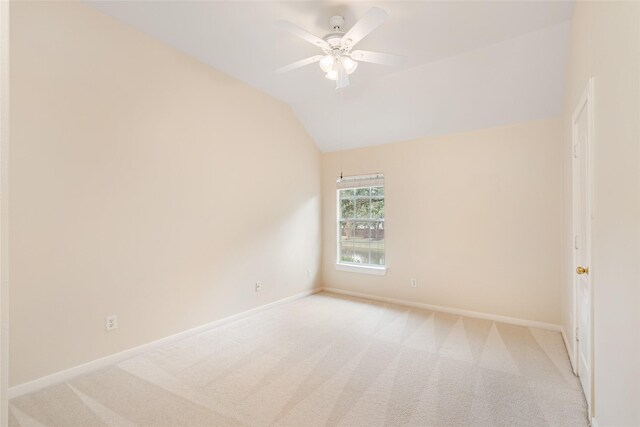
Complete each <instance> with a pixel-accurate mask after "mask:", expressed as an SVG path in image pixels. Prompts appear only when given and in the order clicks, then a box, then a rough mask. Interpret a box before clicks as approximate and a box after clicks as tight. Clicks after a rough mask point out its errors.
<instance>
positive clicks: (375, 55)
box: [351, 50, 407, 66]
mask: <svg viewBox="0 0 640 427" xmlns="http://www.w3.org/2000/svg"><path fill="white" fill-rule="evenodd" d="M351 59H353V60H355V61H363V62H371V63H374V64H382V65H394V66H399V65H404V64H405V63H406V62H407V57H406V56H403V55H394V54H391V53H381V52H371V51H368V50H354V51H353V52H351Z"/></svg>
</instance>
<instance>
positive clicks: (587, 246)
mask: <svg viewBox="0 0 640 427" xmlns="http://www.w3.org/2000/svg"><path fill="white" fill-rule="evenodd" d="M585 108H586V113H587V132H588V138H587V140H586V141H585V153H583V155H586V156H587V161H586V162H585V164H586V169H587V170H586V173H585V178H586V180H587V182H586V185H585V188H586V194H585V197H586V203H585V207H586V210H587V212H586V215H585V217H586V218H587V226H586V232H585V234H586V235H585V236H584V238H583V243H582V244H583V245H584V250H585V251H586V259H587V260H588V263H587V265H588V266H589V269H590V271H589V307H590V311H591V312H590V315H589V342H590V353H591V354H590V355H589V361H590V366H589V371H590V372H591V379H590V387H589V388H590V390H588V393H589V396H588V399H587V400H588V402H590V404H589V408H588V415H589V420H591V418H592V417H593V397H594V394H595V393H594V390H595V387H594V384H595V381H594V365H595V364H594V348H595V346H594V341H593V337H594V333H593V325H594V309H593V307H594V298H593V296H594V292H593V288H594V275H593V269H592V268H591V265H592V261H593V259H592V250H591V235H592V233H591V229H592V223H593V142H594V140H595V126H594V78H593V77H591V78H589V81H588V82H587V86H586V87H585V89H584V91H583V93H582V96H581V97H580V100H579V101H578V104H577V106H576V108H575V110H574V111H573V115H572V117H571V167H572V196H571V198H572V207H573V209H572V215H571V222H572V227H571V232H572V239H573V240H572V245H571V246H572V251H571V266H570V271H571V277H572V294H573V316H572V320H573V321H572V325H571V326H572V328H573V329H572V335H573V341H572V344H573V345H572V347H573V349H572V353H573V360H574V361H575V363H574V364H573V373H574V374H576V375H579V372H578V367H579V356H578V341H577V338H578V337H577V334H576V330H577V327H578V324H579V322H578V320H579V319H578V315H579V310H578V292H577V289H578V276H577V275H576V274H575V269H576V267H577V265H578V264H577V262H578V260H577V258H576V246H575V239H576V236H577V233H578V229H577V228H578V220H577V215H579V209H580V207H579V204H578V200H577V197H576V196H577V194H578V191H579V179H580V176H579V170H580V169H579V164H578V158H577V157H576V155H575V153H576V152H577V150H578V147H577V136H578V126H577V120H578V118H579V117H580V113H581V112H582V111H583V110H584V109H585Z"/></svg>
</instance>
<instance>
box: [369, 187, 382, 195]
mask: <svg viewBox="0 0 640 427" xmlns="http://www.w3.org/2000/svg"><path fill="white" fill-rule="evenodd" d="M371 195H372V196H384V187H371Z"/></svg>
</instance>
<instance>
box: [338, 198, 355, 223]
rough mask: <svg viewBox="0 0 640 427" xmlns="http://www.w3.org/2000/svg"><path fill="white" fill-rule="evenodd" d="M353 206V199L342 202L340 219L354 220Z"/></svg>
mask: <svg viewBox="0 0 640 427" xmlns="http://www.w3.org/2000/svg"><path fill="white" fill-rule="evenodd" d="M353 206H354V202H353V199H342V200H340V218H341V219H342V218H353V217H354V213H355V212H354V210H353Z"/></svg>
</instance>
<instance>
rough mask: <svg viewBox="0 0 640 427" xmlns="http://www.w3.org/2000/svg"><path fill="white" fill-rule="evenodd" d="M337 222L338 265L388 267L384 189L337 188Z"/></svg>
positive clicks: (382, 187)
mask: <svg viewBox="0 0 640 427" xmlns="http://www.w3.org/2000/svg"><path fill="white" fill-rule="evenodd" d="M363 184H364V183H363ZM361 185H362V184H361ZM364 185H366V184H364ZM337 219H338V262H344V263H352V264H363V265H375V266H384V265H386V262H385V255H384V250H385V239H384V232H385V230H384V228H385V222H384V220H385V208H384V186H371V187H361V188H345V189H338V218H337Z"/></svg>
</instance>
